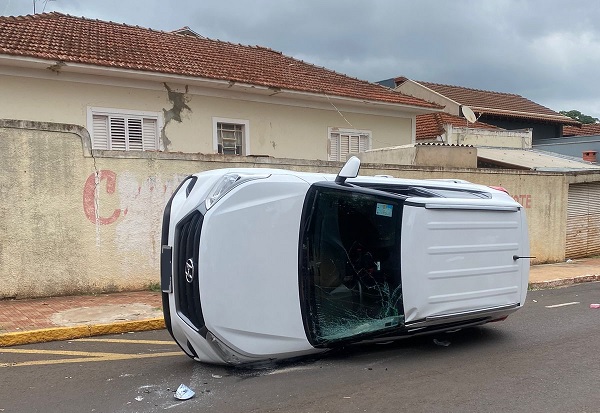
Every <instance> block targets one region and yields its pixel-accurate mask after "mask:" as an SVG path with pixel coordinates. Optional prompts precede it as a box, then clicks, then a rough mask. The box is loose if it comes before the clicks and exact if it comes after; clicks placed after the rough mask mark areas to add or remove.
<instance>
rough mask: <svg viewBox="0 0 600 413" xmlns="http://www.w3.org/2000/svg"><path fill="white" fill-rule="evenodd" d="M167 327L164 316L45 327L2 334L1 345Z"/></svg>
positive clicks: (16, 344) (7, 345) (8, 345)
mask: <svg viewBox="0 0 600 413" xmlns="http://www.w3.org/2000/svg"><path fill="white" fill-rule="evenodd" d="M163 328H165V320H164V319H163V318H151V319H147V320H138V321H123V322H118V323H111V324H87V325H81V326H73V327H56V328H44V329H41V330H31V331H22V332H18V333H6V334H0V347H10V346H18V345H22V344H33V343H45V342H48V341H62V340H73V339H76V338H84V337H93V336H102V335H107V334H120V333H128V332H130V331H150V330H161V329H163Z"/></svg>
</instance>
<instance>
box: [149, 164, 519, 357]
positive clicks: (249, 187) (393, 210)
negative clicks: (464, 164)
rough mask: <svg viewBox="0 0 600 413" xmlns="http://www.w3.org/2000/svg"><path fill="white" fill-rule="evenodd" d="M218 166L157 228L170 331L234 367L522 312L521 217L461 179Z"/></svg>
mask: <svg viewBox="0 0 600 413" xmlns="http://www.w3.org/2000/svg"><path fill="white" fill-rule="evenodd" d="M359 167H360V161H359V160H358V159H357V158H351V159H350V160H349V161H348V162H347V163H346V165H345V166H344V167H343V168H342V170H341V171H340V173H339V174H338V175H337V176H335V175H328V174H321V173H301V172H294V171H288V170H278V169H220V170H212V171H207V172H202V173H198V174H195V175H192V176H189V177H188V178H186V179H185V180H184V181H183V182H182V183H181V185H180V186H179V188H178V189H177V190H176V191H175V193H174V194H173V196H172V198H171V200H170V201H169V202H168V204H167V206H166V208H165V211H164V219H163V228H162V252H161V286H162V291H163V311H164V317H165V323H166V325H167V328H168V330H169V332H170V334H171V335H172V336H173V338H174V339H175V341H176V342H177V343H178V344H179V346H180V347H181V349H182V350H183V351H184V352H185V353H186V354H187V355H188V356H190V357H192V358H194V359H195V360H198V361H203V362H208V363H221V364H243V363H252V362H258V361H265V360H277V359H283V358H290V357H296V356H302V355H307V354H311V353H317V352H323V351H326V350H328V349H331V348H335V347H339V346H345V345H348V344H350V343H360V342H373V341H378V340H385V341H389V340H390V339H395V338H401V337H406V336H410V335H416V334H423V333H428V332H434V331H447V330H456V329H458V328H462V327H467V326H473V325H478V324H483V323H487V322H490V321H498V320H502V319H504V318H506V317H507V316H508V315H509V314H510V313H512V312H514V311H516V310H517V309H518V308H520V307H521V306H522V305H523V304H524V303H525V296H526V293H527V283H528V276H529V262H528V260H527V259H524V258H526V257H527V255H528V254H529V243H528V235H527V224H526V219H525V212H524V210H523V208H522V207H521V205H519V204H518V203H517V202H515V201H514V200H513V199H512V198H511V197H510V196H509V195H508V194H507V193H505V192H503V191H500V190H496V189H492V188H490V187H486V186H481V185H475V184H471V183H468V182H465V181H458V180H406V179H396V178H392V177H386V176H375V177H359V176H358V169H359Z"/></svg>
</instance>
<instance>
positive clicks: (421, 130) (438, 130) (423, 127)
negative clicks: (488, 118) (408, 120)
mask: <svg viewBox="0 0 600 413" xmlns="http://www.w3.org/2000/svg"><path fill="white" fill-rule="evenodd" d="M446 124H451V125H452V126H457V127H466V126H468V127H470V128H478V129H499V128H497V127H496V126H493V125H488V124H487V123H483V122H475V123H467V120H466V119H465V118H461V117H458V116H453V115H450V114H449V113H445V112H442V113H428V114H426V115H418V116H417V122H416V139H417V140H420V139H436V138H437V137H438V136H440V135H442V134H443V133H444V132H445V131H446V130H445V128H444V125H446Z"/></svg>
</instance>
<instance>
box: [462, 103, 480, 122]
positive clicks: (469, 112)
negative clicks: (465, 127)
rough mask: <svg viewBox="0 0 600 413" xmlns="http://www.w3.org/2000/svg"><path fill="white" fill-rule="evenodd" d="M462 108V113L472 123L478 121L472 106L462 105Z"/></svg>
mask: <svg viewBox="0 0 600 413" xmlns="http://www.w3.org/2000/svg"><path fill="white" fill-rule="evenodd" d="M460 110H462V114H463V116H464V117H465V119H466V120H468V121H469V122H471V123H475V122H477V116H475V113H473V111H472V110H471V108H470V107H468V106H461V107H460Z"/></svg>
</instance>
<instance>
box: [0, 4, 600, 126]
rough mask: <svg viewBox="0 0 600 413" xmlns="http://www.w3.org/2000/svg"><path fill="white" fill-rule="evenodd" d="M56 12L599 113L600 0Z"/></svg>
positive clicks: (358, 73) (97, 7)
mask: <svg viewBox="0 0 600 413" xmlns="http://www.w3.org/2000/svg"><path fill="white" fill-rule="evenodd" d="M43 3H44V1H38V9H40V6H41V5H42V4H43ZM51 10H56V11H61V12H64V13H68V14H73V15H76V16H85V17H89V18H98V19H102V20H111V21H115V22H120V23H127V24H132V25H140V26H144V27H151V28H153V29H157V30H167V31H169V30H174V29H177V28H180V27H183V26H189V27H190V28H192V29H193V30H194V31H196V32H198V33H200V34H202V35H204V36H207V37H210V38H214V39H220V40H224V41H230V42H234V43H241V44H249V45H255V44H258V45H262V46H267V47H271V48H273V49H276V50H279V51H282V52H283V53H285V54H287V55H290V56H294V57H296V58H299V59H302V60H305V61H308V62H310V63H314V64H316V65H319V66H325V67H327V68H329V69H332V70H336V71H338V72H342V73H346V74H348V75H350V76H353V77H358V78H361V79H365V80H370V81H377V80H382V79H387V78H390V77H395V76H398V75H405V76H407V77H409V78H412V79H416V80H425V81H430V82H437V83H446V84H453V85H460V86H467V87H473V88H478V89H485V90H493V91H498V92H508V93H517V94H520V95H522V96H524V97H526V98H528V99H531V100H533V101H535V102H537V103H540V104H542V105H545V106H548V107H550V108H551V109H554V110H556V111H558V110H569V109H577V110H580V111H581V112H583V113H586V114H589V115H592V116H595V117H600V76H599V73H598V72H599V70H598V67H600V28H599V27H598V25H597V24H596V23H597V22H598V21H600V7H598V6H597V5H595V3H594V2H589V1H584V0H571V1H570V2H565V1H558V0H530V1H522V0H486V1H475V0H455V1H445V0H420V1H416V0H371V1H358V0H328V1H326V2H323V1H322V0H279V1H276V0H255V1H253V2H247V1H242V0H221V1H203V2H197V1H194V0H180V1H177V2H159V1H155V0H145V1H139V0H129V1H123V0H121V1H116V0H104V1H102V2H92V1H89V0H88V1H85V0H79V1H75V0H56V1H52V2H48V3H47V4H46V11H51ZM0 12H2V13H3V14H4V15H15V14H16V15H20V14H29V13H31V12H32V5H31V2H23V1H17V0H12V1H9V0H0Z"/></svg>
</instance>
